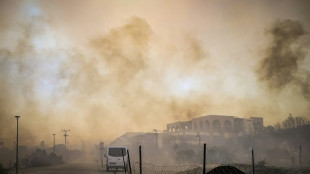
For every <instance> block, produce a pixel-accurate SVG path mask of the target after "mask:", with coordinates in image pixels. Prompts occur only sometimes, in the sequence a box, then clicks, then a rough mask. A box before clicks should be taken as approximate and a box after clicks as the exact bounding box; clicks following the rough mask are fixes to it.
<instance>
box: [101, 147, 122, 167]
mask: <svg viewBox="0 0 310 174" xmlns="http://www.w3.org/2000/svg"><path fill="white" fill-rule="evenodd" d="M105 157H106V158H107V160H106V161H107V163H106V170H107V172H108V171H110V169H116V170H117V169H123V170H124V169H125V168H124V163H125V166H126V167H127V147H125V146H108V147H107V154H106V155H105Z"/></svg>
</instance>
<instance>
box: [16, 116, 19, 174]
mask: <svg viewBox="0 0 310 174" xmlns="http://www.w3.org/2000/svg"><path fill="white" fill-rule="evenodd" d="M19 117H20V116H15V118H16V125H17V126H16V174H18V119H19Z"/></svg>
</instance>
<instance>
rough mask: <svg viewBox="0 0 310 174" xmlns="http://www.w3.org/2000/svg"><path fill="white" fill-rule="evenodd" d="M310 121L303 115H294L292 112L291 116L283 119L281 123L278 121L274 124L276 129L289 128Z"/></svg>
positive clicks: (309, 122) (303, 124) (307, 123)
mask: <svg viewBox="0 0 310 174" xmlns="http://www.w3.org/2000/svg"><path fill="white" fill-rule="evenodd" d="M309 124H310V121H309V120H307V119H306V118H303V117H298V116H297V117H294V116H293V115H292V114H291V113H290V114H289V116H288V117H287V118H286V119H285V120H283V121H282V122H281V123H276V124H275V125H274V127H275V129H276V130H279V129H289V128H293V129H294V128H297V127H302V126H305V125H309Z"/></svg>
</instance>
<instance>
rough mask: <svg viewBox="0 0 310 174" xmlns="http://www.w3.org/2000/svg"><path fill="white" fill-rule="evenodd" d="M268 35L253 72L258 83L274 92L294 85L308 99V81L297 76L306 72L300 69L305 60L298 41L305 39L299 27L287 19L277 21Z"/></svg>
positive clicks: (296, 22)
mask: <svg viewBox="0 0 310 174" xmlns="http://www.w3.org/2000/svg"><path fill="white" fill-rule="evenodd" d="M268 34H270V35H271V38H272V42H271V45H270V46H269V47H268V48H267V51H266V57H265V58H264V59H263V60H262V61H261V63H260V67H259V69H258V71H257V72H258V75H259V79H260V80H261V81H263V82H266V83H267V85H268V87H269V88H270V89H275V90H279V89H280V90H281V89H283V88H285V87H286V86H289V85H290V84H293V85H297V86H298V87H299V88H300V90H301V92H302V94H303V96H304V97H305V98H307V99H310V98H309V88H310V86H309V77H307V78H302V77H301V75H303V74H305V73H306V74H307V72H304V71H303V70H302V69H301V68H300V65H301V64H302V63H303V60H304V59H305V51H304V45H303V44H302V43H301V42H300V39H302V38H304V37H305V36H306V35H307V32H306V31H305V30H304V28H303V26H302V24H301V23H300V22H299V21H294V20H289V19H287V20H281V21H277V22H275V23H274V24H273V26H272V27H271V28H270V29H269V30H268ZM308 76H309V74H308Z"/></svg>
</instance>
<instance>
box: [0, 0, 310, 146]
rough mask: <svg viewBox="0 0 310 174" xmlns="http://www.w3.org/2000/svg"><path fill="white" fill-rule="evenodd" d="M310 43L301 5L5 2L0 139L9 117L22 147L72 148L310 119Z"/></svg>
mask: <svg viewBox="0 0 310 174" xmlns="http://www.w3.org/2000/svg"><path fill="white" fill-rule="evenodd" d="M309 31H310V1H307V0H304V1H298V0H296V1H291V0H290V1H241V0H240V1H228V0H227V1H202V0H201V1H198V0H192V1H189V0H188V1H185V0H175V1H161V0H154V1H151V0H143V1H142V0H141V1H140V0H136V1H127V0H123V1H115V0H113V1H103V0H93V1H77V0H72V1H61V0H58V1H57V0H53V1H12V0H1V1H0V37H1V41H0V68H1V69H0V71H1V74H0V84H1V86H0V89H1V93H0V139H1V138H11V137H12V138H14V135H15V124H16V121H15V118H14V117H13V116H14V115H21V116H22V117H21V119H20V125H21V136H24V137H27V136H42V137H45V141H47V142H50V141H51V140H52V135H51V134H52V133H56V134H57V135H58V137H57V140H58V141H62V139H63V137H61V136H60V135H61V134H62V133H61V131H60V130H61V129H71V132H70V135H72V136H71V137H70V138H71V140H72V142H76V143H78V142H79V141H80V140H90V139H91V140H103V141H106V142H108V141H111V140H113V139H114V138H116V137H118V136H119V135H121V134H123V133H125V132H128V131H152V130H153V129H155V128H156V129H159V130H164V129H165V128H166V124H167V123H169V122H173V121H184V120H189V119H191V118H194V117H198V116H203V115H209V114H219V115H220V114H222V115H234V116H238V117H251V116H262V117H264V121H265V125H270V124H274V123H276V122H278V121H281V120H283V119H284V118H285V117H287V116H288V114H289V113H292V114H293V115H294V116H303V117H306V118H310V87H309V85H310V54H309V50H310V49H309V48H310V45H309V44H310V43H309V41H310V40H309V38H310V37H309ZM49 138H50V139H49ZM42 139H44V138H42ZM24 143H26V142H24Z"/></svg>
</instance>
